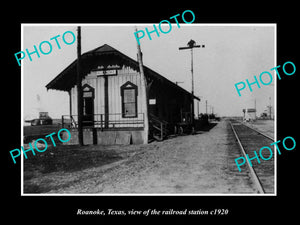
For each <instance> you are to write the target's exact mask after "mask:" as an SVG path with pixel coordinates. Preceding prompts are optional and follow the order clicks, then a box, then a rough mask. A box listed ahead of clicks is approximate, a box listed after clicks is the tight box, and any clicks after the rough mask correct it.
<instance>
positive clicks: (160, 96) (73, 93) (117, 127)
mask: <svg viewBox="0 0 300 225" xmlns="http://www.w3.org/2000/svg"><path fill="white" fill-rule="evenodd" d="M76 73H77V60H75V61H73V62H72V63H71V64H70V65H69V66H67V67H66V68H65V69H64V70H63V71H62V72H61V73H60V74H58V75H57V76H56V77H55V78H54V79H53V80H52V81H51V82H49V83H48V84H47V85H46V88H47V90H49V89H53V90H60V91H66V92H68V93H69V103H70V104H69V108H70V113H69V115H63V116H62V125H63V127H66V128H68V129H69V130H70V132H71V134H72V138H71V140H70V142H69V143H71V144H76V143H78V130H77V120H78V113H77V86H76ZM81 74H82V91H83V140H84V144H141V143H146V142H147V141H146V142H145V140H148V137H147V138H146V136H145V135H147V134H148V135H149V138H159V139H162V138H163V137H164V136H166V135H168V134H172V133H175V132H177V131H178V124H179V125H180V124H181V123H187V122H189V121H190V120H191V104H192V101H194V99H196V100H199V101H200V99H199V98H197V97H195V96H192V94H191V93H189V92H188V91H186V90H185V89H183V88H181V87H179V86H178V85H176V84H175V83H173V82H171V81H170V80H168V79H166V78H165V77H163V76H162V75H160V74H158V73H157V72H155V71H153V70H151V69H150V68H148V67H146V66H144V74H145V79H146V83H147V88H146V90H145V88H143V87H142V85H141V84H142V80H141V75H140V72H139V63H138V62H137V61H135V60H133V59H132V58H130V57H128V56H126V55H125V54H123V53H121V52H120V51H118V50H116V49H114V48H113V47H111V46H109V45H107V44H104V45H102V46H100V47H98V48H96V49H94V50H91V51H88V52H86V53H84V54H82V56H81ZM145 92H147V96H148V101H147V104H145V102H143V101H145V100H144V99H146V98H143V96H145V95H146V93H145ZM143 104H144V105H147V107H148V113H147V114H146V112H145V110H144V109H145V107H143ZM146 117H147V118H148V121H149V124H148V125H147V126H146V124H145V121H147V120H145V119H146ZM145 129H148V130H147V132H146V130H145Z"/></svg>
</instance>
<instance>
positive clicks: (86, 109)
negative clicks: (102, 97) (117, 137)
mask: <svg viewBox="0 0 300 225" xmlns="http://www.w3.org/2000/svg"><path fill="white" fill-rule="evenodd" d="M93 125H94V88H92V87H91V86H89V85H88V84H85V85H84V86H83V126H93Z"/></svg>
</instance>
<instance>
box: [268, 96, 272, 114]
mask: <svg viewBox="0 0 300 225" xmlns="http://www.w3.org/2000/svg"><path fill="white" fill-rule="evenodd" d="M269 101H270V106H269V112H270V120H271V119H272V105H271V97H269Z"/></svg>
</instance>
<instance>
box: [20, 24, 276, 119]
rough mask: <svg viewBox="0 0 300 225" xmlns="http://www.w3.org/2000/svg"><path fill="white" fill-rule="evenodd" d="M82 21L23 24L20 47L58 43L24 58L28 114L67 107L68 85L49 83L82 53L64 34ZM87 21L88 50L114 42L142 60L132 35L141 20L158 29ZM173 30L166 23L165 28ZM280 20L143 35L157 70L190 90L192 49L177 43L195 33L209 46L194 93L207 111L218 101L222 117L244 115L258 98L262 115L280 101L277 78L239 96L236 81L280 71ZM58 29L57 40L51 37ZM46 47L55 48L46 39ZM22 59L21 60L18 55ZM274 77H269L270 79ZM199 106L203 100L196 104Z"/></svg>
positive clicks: (200, 57) (196, 59)
mask: <svg viewBox="0 0 300 225" xmlns="http://www.w3.org/2000/svg"><path fill="white" fill-rule="evenodd" d="M77 25H78V24H62V25H60V24H45V25H43V24H23V25H22V37H21V43H22V45H21V46H22V47H21V48H22V49H21V50H20V51H25V49H28V51H29V52H32V51H34V45H35V46H36V47H37V48H38V46H39V44H40V43H41V42H43V41H49V42H50V43H51V44H52V51H51V52H50V53H49V54H48V55H43V54H41V53H40V58H38V57H37V55H36V54H32V55H31V57H32V61H30V60H29V58H28V56H27V55H26V57H25V58H24V59H23V60H22V68H21V71H22V84H23V85H22V89H23V90H22V93H23V96H22V97H23V101H22V104H23V105H22V108H23V118H24V119H31V118H36V117H38V112H39V111H46V112H49V115H50V116H51V117H52V118H61V115H68V114H69V96H68V93H67V92H63V91H56V90H48V91H47V89H46V87H45V85H47V84H48V83H49V82H50V81H51V80H52V79H54V78H55V77H56V76H57V75H58V74H59V73H60V72H61V71H62V70H64V69H65V68H66V67H67V66H68V65H69V64H70V63H72V62H73V61H74V60H75V59H76V57H77V52H76V50H77V44H76V41H75V42H74V43H73V44H70V45H67V44H65V43H64V42H63V40H62V35H63V34H64V33H65V32H66V31H72V32H73V33H74V34H75V35H76V36H77V31H76V30H77ZM79 25H80V26H81V36H82V42H81V45H82V53H85V52H87V51H90V50H92V49H95V48H97V47H99V46H101V45H103V44H108V45H110V46H112V47H113V48H115V49H117V50H119V51H120V52H122V53H124V54H125V55H127V56H129V57H131V58H133V59H136V55H137V44H136V39H135V37H134V32H135V26H137V29H138V30H144V31H145V27H147V28H148V30H150V31H151V30H153V24H127V25H124V24H91V25H88V24H79ZM156 25H157V24H156ZM162 29H164V30H168V25H166V27H164V26H163V27H162ZM275 32H276V31H275V26H274V25H273V24H247V25H243V24H225V25H224V24H184V23H183V24H180V28H178V27H177V25H176V23H175V24H172V29H171V31H170V32H169V33H167V34H163V33H160V36H159V37H158V36H157V35H156V34H155V33H152V34H151V37H152V40H150V39H149V38H148V37H147V35H145V37H144V38H142V39H141V40H140V43H141V49H142V52H143V63H144V65H146V66H148V67H150V68H151V69H152V70H154V71H156V72H158V73H159V74H161V75H163V76H164V77H166V78H167V79H169V80H171V81H173V82H176V81H177V82H183V83H179V85H180V86H181V87H183V88H184V89H186V90H188V91H191V82H192V81H191V52H190V50H184V51H179V50H178V48H179V47H184V46H187V43H188V42H189V41H190V40H191V39H193V40H194V41H196V44H197V45H205V48H195V49H194V50H193V67H194V68H193V70H194V93H195V95H196V96H199V97H200V98H201V102H200V104H199V112H200V113H205V110H206V109H205V102H206V101H207V103H208V111H209V112H211V110H212V108H213V111H214V113H216V114H217V115H218V116H242V110H243V109H244V108H254V104H255V103H254V102H256V107H257V115H260V114H261V113H262V112H263V111H264V110H265V109H266V106H267V105H269V104H270V97H271V105H272V106H274V100H275V99H274V98H275V97H274V83H275V79H273V82H272V84H270V85H266V86H265V85H261V88H260V89H259V88H258V87H257V86H255V85H253V86H252V88H253V92H250V91H249V88H248V87H247V88H246V89H244V90H243V91H241V95H242V96H239V95H238V93H237V91H236V89H235V86H234V85H235V83H238V82H241V81H244V82H246V81H245V80H246V79H249V82H253V81H254V75H255V76H256V77H257V78H259V75H260V73H262V72H263V71H269V72H270V73H271V74H273V78H275V77H276V75H275V72H274V71H270V69H271V68H273V67H275V66H276V65H275V63H276V62H275V56H276V55H275V54H276V49H275V41H276V37H275V34H276V33H275ZM57 35H60V37H59V38H57V41H58V42H59V44H60V47H61V49H58V47H57V44H56V43H55V40H50V38H52V37H55V36H57ZM65 38H66V41H67V42H71V41H72V36H71V35H70V34H69V33H68V34H67V35H65ZM43 50H44V51H45V52H47V51H49V48H48V46H47V44H43ZM16 63H17V61H16ZM264 80H265V82H267V81H268V79H267V78H265V79H264ZM195 110H196V111H197V105H195Z"/></svg>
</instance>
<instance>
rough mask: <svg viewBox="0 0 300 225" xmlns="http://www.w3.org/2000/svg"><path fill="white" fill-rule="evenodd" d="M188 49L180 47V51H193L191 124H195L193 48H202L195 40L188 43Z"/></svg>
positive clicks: (203, 46)
mask: <svg viewBox="0 0 300 225" xmlns="http://www.w3.org/2000/svg"><path fill="white" fill-rule="evenodd" d="M187 46H188V47H179V50H185V49H191V74H192V91H191V93H192V105H191V120H192V121H191V122H192V124H194V71H193V48H200V47H201V46H200V45H196V42H195V41H194V40H192V39H191V40H190V41H189V42H188V43H187ZM202 48H205V45H202Z"/></svg>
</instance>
